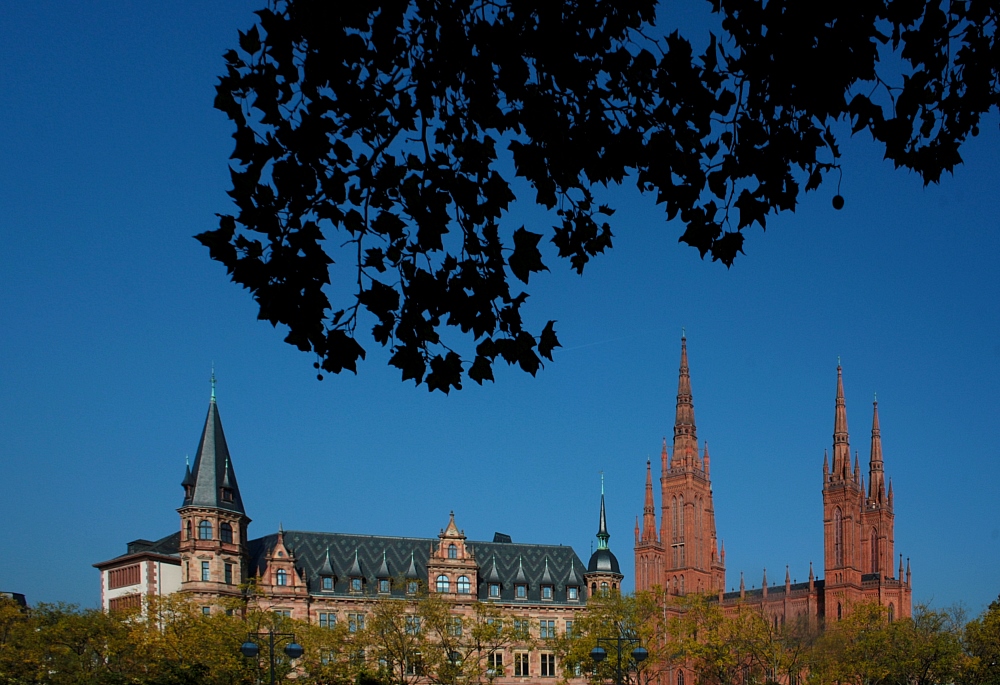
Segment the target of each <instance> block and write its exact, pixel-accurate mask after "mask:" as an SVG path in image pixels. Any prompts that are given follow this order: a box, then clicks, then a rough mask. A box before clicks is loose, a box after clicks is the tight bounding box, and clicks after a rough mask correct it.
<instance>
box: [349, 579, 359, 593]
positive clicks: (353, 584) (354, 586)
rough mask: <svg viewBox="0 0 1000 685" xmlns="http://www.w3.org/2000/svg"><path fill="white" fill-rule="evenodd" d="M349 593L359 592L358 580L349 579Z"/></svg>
mask: <svg viewBox="0 0 1000 685" xmlns="http://www.w3.org/2000/svg"><path fill="white" fill-rule="evenodd" d="M351 592H361V579H360V578H351Z"/></svg>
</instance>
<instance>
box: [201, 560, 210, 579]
mask: <svg viewBox="0 0 1000 685" xmlns="http://www.w3.org/2000/svg"><path fill="white" fill-rule="evenodd" d="M201 579H202V580H211V574H210V572H209V569H208V562H207V561H203V562H201Z"/></svg>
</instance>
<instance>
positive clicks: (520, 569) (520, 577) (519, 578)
mask: <svg viewBox="0 0 1000 685" xmlns="http://www.w3.org/2000/svg"><path fill="white" fill-rule="evenodd" d="M514 582H516V583H527V582H528V576H526V575H524V563H523V559H522V557H521V556H520V555H518V557H517V575H516V576H514Z"/></svg>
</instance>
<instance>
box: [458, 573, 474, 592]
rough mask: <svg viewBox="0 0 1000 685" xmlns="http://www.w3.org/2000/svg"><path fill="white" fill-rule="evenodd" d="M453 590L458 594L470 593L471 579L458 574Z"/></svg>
mask: <svg viewBox="0 0 1000 685" xmlns="http://www.w3.org/2000/svg"><path fill="white" fill-rule="evenodd" d="M455 591H456V592H458V594H460V595H469V594H472V581H471V580H469V576H459V577H458V580H456V581H455Z"/></svg>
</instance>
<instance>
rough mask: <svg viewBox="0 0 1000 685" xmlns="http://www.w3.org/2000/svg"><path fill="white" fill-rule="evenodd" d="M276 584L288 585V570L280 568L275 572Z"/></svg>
mask: <svg viewBox="0 0 1000 685" xmlns="http://www.w3.org/2000/svg"><path fill="white" fill-rule="evenodd" d="M274 583H275V585H282V586H284V585H288V571H286V570H285V569H283V568H279V569H278V572H277V573H275V574H274Z"/></svg>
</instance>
